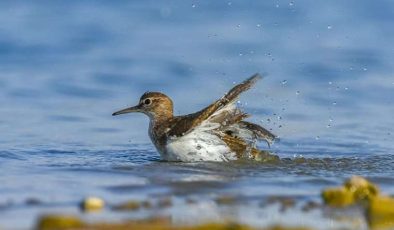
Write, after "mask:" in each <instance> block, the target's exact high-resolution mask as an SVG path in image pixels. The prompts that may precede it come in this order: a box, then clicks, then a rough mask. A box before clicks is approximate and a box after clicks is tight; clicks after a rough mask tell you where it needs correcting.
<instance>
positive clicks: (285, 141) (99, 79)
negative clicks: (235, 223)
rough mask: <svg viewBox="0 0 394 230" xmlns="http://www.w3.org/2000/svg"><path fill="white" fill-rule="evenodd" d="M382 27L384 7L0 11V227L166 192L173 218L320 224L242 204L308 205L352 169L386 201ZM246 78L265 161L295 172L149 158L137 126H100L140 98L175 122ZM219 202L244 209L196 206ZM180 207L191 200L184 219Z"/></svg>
mask: <svg viewBox="0 0 394 230" xmlns="http://www.w3.org/2000/svg"><path fill="white" fill-rule="evenodd" d="M393 21H394V2H392V1H378V2H376V1H366V0H362V1H360V0H358V1H356V0H349V1H340V0H335V1H279V0H274V1H252V0H248V1H175V0H174V1H165V2H164V1H163V2H158V1H153V0H152V1H128V2H125V1H49V0H47V1H40V3H36V2H32V1H24V2H23V1H9V0H4V1H1V2H0V22H1V23H0V105H1V106H0V131H1V138H0V168H1V173H0V228H4V229H30V228H32V227H33V226H34V224H35V221H36V219H37V217H38V216H40V215H42V214H45V213H53V212H55V213H65V214H76V215H80V216H81V217H82V218H85V219H88V220H95V219H108V220H113V221H115V220H119V219H124V218H138V217H143V216H146V215H149V213H148V214H146V213H144V211H141V212H142V213H141V212H135V213H131V214H130V213H127V214H122V213H121V214H119V213H114V212H111V211H110V210H106V211H104V212H102V213H98V214H82V213H80V212H79V211H78V207H77V204H78V202H79V201H81V200H82V199H83V198H84V197H86V196H99V197H102V198H103V199H105V200H106V202H107V203H112V204H113V203H117V202H122V201H126V200H129V199H153V200H155V199H156V198H157V197H163V196H170V197H172V199H173V200H174V207H173V208H171V209H170V210H164V211H163V212H164V214H166V215H171V216H172V219H173V220H174V222H175V223H183V222H187V221H186V220H190V219H194V220H198V221H200V219H201V221H203V220H210V219H220V218H224V217H228V216H230V217H231V218H235V219H240V220H242V221H243V222H246V223H248V224H251V225H256V226H266V225H269V224H271V223H273V222H275V223H276V222H285V223H287V222H288V223H289V224H305V225H306V226H315V227H318V228H327V222H325V221H328V220H326V219H325V218H324V217H322V214H319V213H315V214H309V218H308V216H307V217H305V218H304V217H303V218H304V219H309V220H310V221H306V220H305V221H304V222H302V221H301V222H300V218H299V215H304V214H297V213H298V212H295V213H293V214H289V213H287V214H286V215H287V217H283V218H281V217H282V215H283V214H275V213H277V210H276V211H275V210H271V209H270V208H268V209H265V208H261V207H260V206H259V205H257V204H258V202H259V201H260V200H262V199H264V198H265V197H269V196H272V195H287V196H297V197H302V199H315V200H317V201H319V193H320V191H321V189H322V188H325V187H327V186H333V185H337V184H340V183H342V181H343V179H344V178H347V177H349V176H350V175H354V174H358V175H362V176H366V177H368V178H369V179H371V180H372V181H374V182H376V183H377V184H379V186H381V187H382V190H383V191H384V192H385V193H388V194H394V187H393V186H392V184H393V182H394V168H393V167H392V165H393V163H394V157H393V153H394V151H393V150H394V144H393V143H394V142H393V135H394V120H393V119H392V117H393V114H394V75H393V69H394V66H393V64H392V63H393V60H394V43H393V41H394V30H393V29H392V28H393ZM256 72H260V73H262V74H263V75H266V77H265V78H264V79H263V81H261V82H259V83H258V84H257V85H256V87H255V88H254V89H253V90H251V91H249V92H247V93H246V94H245V95H243V97H242V98H241V103H242V106H243V107H244V108H245V110H246V111H247V112H249V113H251V114H252V115H253V117H251V118H250V120H251V121H253V122H256V123H259V124H261V125H263V126H265V127H267V128H270V129H272V132H274V133H275V134H277V135H279V136H280V138H281V141H280V142H278V143H276V144H275V145H274V146H272V151H274V152H276V153H277V154H278V155H279V156H280V157H281V158H290V160H291V159H294V158H297V157H298V158H299V157H306V158H308V159H311V161H310V162H307V163H300V164H297V163H294V162H293V161H283V162H282V163H279V164H276V165H266V164H256V163H252V162H249V163H245V162H235V163H226V164H213V163H199V164H185V163H166V162H161V161H159V155H158V153H157V152H156V150H155V149H154V148H153V146H152V144H151V143H150V140H149V138H148V135H147V129H148V119H147V118H146V117H144V116H143V115H137V114H133V115H129V116H120V117H111V113H112V112H114V111H116V110H118V109H121V108H123V107H125V106H128V105H133V104H135V103H136V102H137V101H138V98H139V96H140V95H141V94H142V93H144V92H145V91H147V90H149V91H161V92H164V93H166V94H167V95H169V96H170V97H171V98H172V99H173V101H174V103H175V111H176V113H177V114H186V113H191V112H194V111H196V110H199V109H201V108H203V107H204V106H206V105H207V104H209V103H210V102H212V101H214V100H215V99H217V98H219V97H220V96H222V95H223V93H225V92H226V91H227V90H228V89H229V88H231V87H232V86H233V84H234V83H237V82H240V81H242V80H243V79H245V78H246V77H249V76H250V75H252V74H254V73H256ZM261 147H265V146H264V145H263V143H262V145H261ZM220 194H225V195H235V196H237V197H242V198H243V199H246V202H243V203H242V204H240V205H236V207H235V208H234V209H235V210H238V211H233V212H226V211H225V210H222V209H221V208H220V207H217V206H215V205H214V204H213V203H212V199H214V198H215V195H220ZM190 197H192V198H195V199H197V200H199V201H201V202H200V203H198V204H197V205H196V207H194V208H188V206H187V205H185V204H184V203H182V202H183V200H184V199H187V198H190ZM31 198H35V199H38V200H40V201H41V202H42V203H43V205H37V206H35V205H33V206H31V205H28V204H26V200H28V199H31ZM302 199H301V200H302ZM193 210H194V211H193ZM202 213H203V214H202ZM305 215H306V214H305ZM262 216H264V218H262ZM286 221H287V222H286ZM330 223H331V222H330Z"/></svg>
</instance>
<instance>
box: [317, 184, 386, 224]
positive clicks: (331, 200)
mask: <svg viewBox="0 0 394 230" xmlns="http://www.w3.org/2000/svg"><path fill="white" fill-rule="evenodd" d="M322 198H323V201H324V203H325V204H326V205H328V206H330V207H336V208H338V207H341V208H346V207H348V206H351V205H359V206H361V208H362V209H364V213H365V217H366V221H367V222H368V225H369V226H370V227H371V228H372V229H392V228H394V198H392V197H390V196H387V195H382V194H381V193H380V191H379V188H378V187H377V186H376V185H375V184H373V183H372V182H370V181H368V180H366V179H365V178H363V177H360V176H353V177H351V178H350V179H349V180H347V181H345V183H344V184H343V186H340V187H337V188H328V189H325V190H323V192H322Z"/></svg>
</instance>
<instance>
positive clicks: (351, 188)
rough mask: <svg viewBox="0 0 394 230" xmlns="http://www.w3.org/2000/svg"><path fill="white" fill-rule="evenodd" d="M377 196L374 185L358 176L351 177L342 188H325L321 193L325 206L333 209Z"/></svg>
mask: <svg viewBox="0 0 394 230" xmlns="http://www.w3.org/2000/svg"><path fill="white" fill-rule="evenodd" d="M378 194H379V189H378V188H377V187H376V185H374V184H372V183H371V182H369V181H368V180H366V179H365V178H363V177H360V176H353V177H351V178H350V179H349V180H347V181H345V183H344V184H343V186H340V187H337V188H327V189H325V190H323V192H322V198H323V201H324V203H325V204H327V205H329V206H333V207H346V206H349V205H352V204H356V203H360V202H363V201H368V200H369V199H370V198H372V197H375V196H377V195H378Z"/></svg>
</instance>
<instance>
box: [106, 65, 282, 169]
mask: <svg viewBox="0 0 394 230" xmlns="http://www.w3.org/2000/svg"><path fill="white" fill-rule="evenodd" d="M260 79H262V77H261V75H259V74H258V73H256V74H254V75H253V76H251V77H249V78H247V79H246V80H244V81H243V82H242V83H240V84H238V85H235V86H234V87H233V88H232V89H230V90H229V91H228V92H227V93H226V94H225V95H224V96H223V97H221V98H220V99H218V100H216V101H215V102H213V103H212V104H210V105H209V106H207V107H206V108H204V109H202V110H200V111H198V112H195V113H191V114H188V115H182V116H175V115H174V106H173V102H172V100H171V98H170V97H168V96H167V95H165V94H163V93H161V92H149V91H148V92H145V93H144V94H143V95H142V96H141V97H140V100H139V102H138V104H137V105H136V106H132V107H129V108H126V109H122V110H119V111H117V112H115V113H113V114H112V116H116V115H120V114H126V113H135V112H139V113H144V114H145V115H147V116H148V117H149V120H150V122H149V137H150V139H151V141H152V142H153V144H154V146H155V147H156V149H157V151H158V152H159V153H160V156H161V159H162V160H163V161H180V162H200V161H215V162H225V161H234V160H239V159H254V160H258V159H259V160H265V159H266V158H267V159H268V158H269V159H271V158H272V155H271V154H269V152H267V151H264V150H259V149H258V148H257V147H256V142H257V141H265V142H267V144H268V147H270V145H271V144H272V143H273V142H274V141H275V140H276V139H277V136H276V135H274V134H272V133H271V132H270V131H268V130H267V129H265V128H263V127H261V126H260V125H257V124H254V123H251V122H248V121H245V119H246V118H248V117H249V116H250V115H249V114H247V113H245V112H244V111H242V110H241V109H240V108H239V107H238V106H237V101H238V98H239V96H240V94H241V93H243V92H245V91H247V90H249V89H250V88H251V87H252V86H254V85H255V83H256V82H257V81H258V80H260Z"/></svg>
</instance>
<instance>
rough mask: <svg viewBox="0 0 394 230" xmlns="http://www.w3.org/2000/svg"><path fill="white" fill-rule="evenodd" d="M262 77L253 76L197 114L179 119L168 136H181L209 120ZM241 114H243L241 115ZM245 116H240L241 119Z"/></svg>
mask: <svg viewBox="0 0 394 230" xmlns="http://www.w3.org/2000/svg"><path fill="white" fill-rule="evenodd" d="M261 78H262V77H261V76H260V75H259V74H257V73H256V74H254V75H253V76H251V77H250V78H248V79H246V80H245V81H244V82H242V83H240V84H238V85H236V86H234V87H233V88H232V89H231V90H230V91H228V92H227V93H226V94H225V95H224V96H223V97H222V98H220V99H219V100H217V101H215V102H214V103H212V104H210V105H209V106H208V107H206V108H204V109H202V110H200V111H199V112H196V113H193V114H189V115H186V116H183V117H181V118H179V120H178V121H177V122H176V123H175V124H174V126H173V127H171V128H170V130H169V132H168V136H182V135H184V134H185V133H187V132H188V131H190V130H192V129H193V128H194V127H196V126H198V125H200V124H201V123H202V122H203V121H205V120H207V119H208V118H210V117H211V116H212V115H214V114H215V112H217V111H219V110H221V109H223V108H224V107H226V106H227V105H231V104H232V103H234V101H235V100H236V99H237V98H238V97H239V95H240V94H241V93H243V92H245V91H246V90H248V89H250V88H251V87H252V86H253V85H254V84H255V83H256V82H257V81H258V80H259V79H261ZM242 114H243V113H242ZM244 116H246V114H243V115H240V118H241V117H244Z"/></svg>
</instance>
